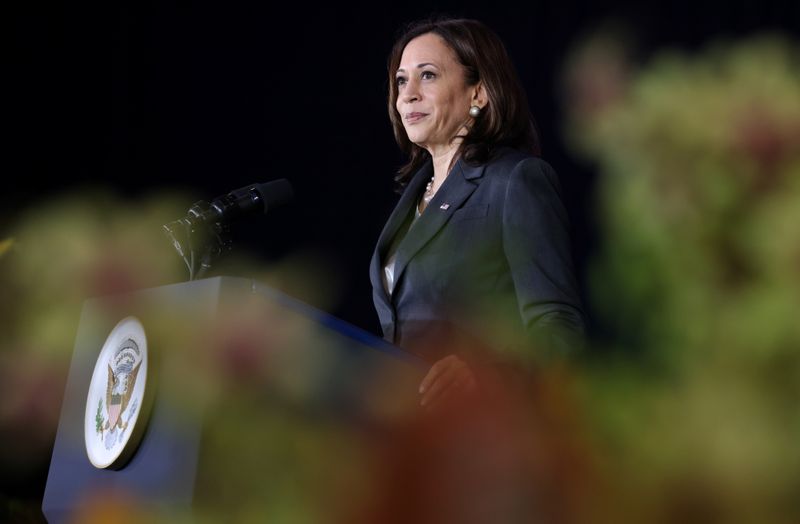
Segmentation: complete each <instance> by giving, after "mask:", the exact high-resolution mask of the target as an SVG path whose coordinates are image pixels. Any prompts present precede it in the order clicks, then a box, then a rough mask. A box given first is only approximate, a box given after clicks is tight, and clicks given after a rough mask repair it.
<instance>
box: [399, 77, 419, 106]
mask: <svg viewBox="0 0 800 524" xmlns="http://www.w3.org/2000/svg"><path fill="white" fill-rule="evenodd" d="M400 100H401V101H402V102H404V103H406V104H408V103H411V102H416V101H418V100H419V84H418V83H417V82H416V80H414V79H413V78H409V79H408V80H407V81H406V85H405V87H403V91H402V92H401V94H400Z"/></svg>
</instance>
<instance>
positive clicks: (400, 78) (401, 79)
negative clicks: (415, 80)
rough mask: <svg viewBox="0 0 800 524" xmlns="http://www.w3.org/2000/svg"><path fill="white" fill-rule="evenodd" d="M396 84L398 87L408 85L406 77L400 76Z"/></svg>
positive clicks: (395, 80) (396, 79)
mask: <svg viewBox="0 0 800 524" xmlns="http://www.w3.org/2000/svg"><path fill="white" fill-rule="evenodd" d="M394 83H395V84H396V85H398V86H401V85H403V84H405V83H406V79H405V77H402V76H398V77H397V78H395V79H394Z"/></svg>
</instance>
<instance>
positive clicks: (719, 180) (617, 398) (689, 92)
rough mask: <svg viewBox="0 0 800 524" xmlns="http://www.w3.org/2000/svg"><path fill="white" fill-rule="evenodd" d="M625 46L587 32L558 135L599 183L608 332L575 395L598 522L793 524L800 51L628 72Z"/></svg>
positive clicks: (780, 42) (572, 66)
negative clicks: (608, 488) (609, 493)
mask: <svg viewBox="0 0 800 524" xmlns="http://www.w3.org/2000/svg"><path fill="white" fill-rule="evenodd" d="M625 51H626V49H625V48H624V47H623V46H621V45H620V44H619V43H618V42H617V41H616V40H614V39H613V38H610V37H603V36H599V37H596V38H594V39H592V40H589V41H588V42H586V43H585V45H584V46H583V47H582V48H580V49H578V50H577V51H576V52H575V53H574V55H573V57H572V60H571V61H570V63H569V64H568V66H567V68H566V71H565V86H566V89H567V92H568V93H569V95H568V99H567V100H568V107H567V110H568V116H569V127H568V138H569V140H570V143H571V146H572V147H573V149H574V151H575V152H576V153H578V154H580V155H582V156H584V157H586V158H589V159H591V160H593V161H595V162H596V163H597V164H598V166H599V170H600V175H601V180H600V194H599V198H600V211H601V213H600V218H599V219H600V220H601V221H602V226H603V227H602V230H603V234H604V238H603V241H602V245H603V249H602V252H601V253H600V255H599V257H598V260H597V261H596V264H594V268H593V274H592V283H593V297H594V301H595V304H594V310H595V311H596V313H597V314H598V315H599V316H600V318H601V320H602V322H603V323H604V325H606V326H607V327H608V328H609V329H610V330H611V331H612V332H613V336H612V337H611V338H612V339H613V340H612V342H610V343H609V345H610V346H612V347H611V348H606V351H603V352H599V353H600V355H601V357H600V358H598V359H597V361H595V362H592V363H591V364H592V365H591V366H590V371H589V373H588V375H587V378H588V380H587V382H586V386H585V391H584V392H585V394H586V399H587V400H586V402H587V405H588V408H587V411H590V412H592V413H593V420H594V423H595V428H596V429H597V433H596V437H597V439H598V449H600V450H605V453H606V455H605V457H604V459H605V467H606V468H607V469H606V474H607V476H608V478H609V479H610V483H611V484H612V485H614V486H615V488H616V490H617V493H618V497H617V499H616V500H615V501H614V502H613V503H610V504H609V507H610V508H612V509H611V510H610V511H611V513H610V520H617V521H618V520H619V519H622V520H625V521H628V522H754V523H755V522H798V521H799V520H800V498H798V493H800V446H798V442H800V322H798V314H800V48H798V44H797V43H796V42H791V41H787V40H784V39H781V38H780V37H777V36H765V37H761V38H754V39H751V40H747V41H742V42H737V43H724V42H720V43H716V44H714V45H711V46H709V48H708V49H706V50H705V51H703V52H702V53H699V54H697V55H691V56H690V55H686V54H681V53H678V52H671V51H666V52H662V53H660V54H659V55H658V56H656V57H655V58H654V59H653V60H652V61H651V62H650V63H649V64H647V65H646V66H645V67H644V68H643V69H642V70H640V71H634V68H633V67H632V66H631V64H630V63H628V62H627V61H626V59H625V58H624V55H625ZM598 64H600V66H598ZM601 359H602V361H601Z"/></svg>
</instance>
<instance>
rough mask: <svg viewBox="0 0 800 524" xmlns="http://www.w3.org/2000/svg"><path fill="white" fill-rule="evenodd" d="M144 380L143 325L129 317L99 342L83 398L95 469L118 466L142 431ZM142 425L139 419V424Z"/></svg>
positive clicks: (89, 452) (88, 445)
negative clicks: (101, 346)
mask: <svg viewBox="0 0 800 524" xmlns="http://www.w3.org/2000/svg"><path fill="white" fill-rule="evenodd" d="M146 385H147V338H146V337H145V332H144V327H143V326H142V324H141V322H139V321H138V320H137V319H136V318H134V317H127V318H125V319H123V320H121V321H120V322H119V323H118V324H117V325H116V326H115V327H114V329H113V330H112V331H111V334H109V335H108V338H107V339H106V342H105V344H103V348H102V349H101V350H100V356H99V357H98V358H97V363H96V364H95V366H94V373H92V381H91V384H90V385H89V394H88V396H87V398H86V414H85V416H84V439H85V441H86V454H87V455H88V456H89V460H90V461H91V463H92V464H93V465H94V466H95V467H96V468H118V467H122V466H123V465H125V462H127V461H128V459H130V457H131V456H132V455H133V453H134V452H135V451H136V447H137V446H138V444H139V443H138V440H139V439H140V438H141V435H142V433H143V427H142V428H137V426H136V422H137V420H138V419H139V418H140V416H139V415H140V412H141V411H142V408H143V406H144V404H145V387H146ZM141 418H144V417H141ZM145 424H146V421H143V422H142V424H140V426H144V425H145ZM137 429H139V431H136V430H137Z"/></svg>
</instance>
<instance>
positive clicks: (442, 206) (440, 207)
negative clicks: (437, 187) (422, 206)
mask: <svg viewBox="0 0 800 524" xmlns="http://www.w3.org/2000/svg"><path fill="white" fill-rule="evenodd" d="M449 208H450V204H442V205H441V206H439V209H444V210H445V211H447V210H448V209H449Z"/></svg>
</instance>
